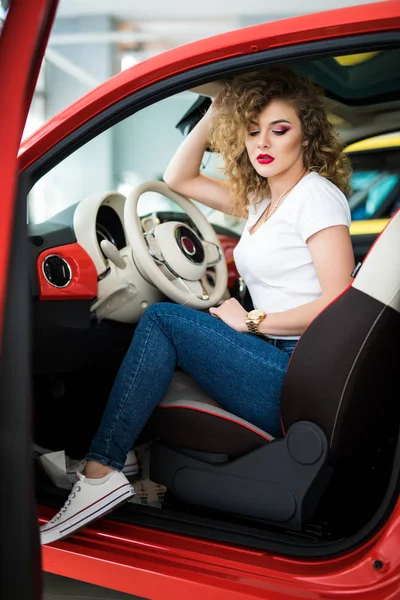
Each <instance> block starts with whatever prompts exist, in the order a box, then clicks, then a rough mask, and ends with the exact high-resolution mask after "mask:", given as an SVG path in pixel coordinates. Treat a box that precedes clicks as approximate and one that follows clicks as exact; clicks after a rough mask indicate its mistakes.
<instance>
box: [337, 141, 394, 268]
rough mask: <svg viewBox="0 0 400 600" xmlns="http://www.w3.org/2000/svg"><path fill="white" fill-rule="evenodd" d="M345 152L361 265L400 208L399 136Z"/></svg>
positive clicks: (352, 146)
mask: <svg viewBox="0 0 400 600" xmlns="http://www.w3.org/2000/svg"><path fill="white" fill-rule="evenodd" d="M346 152H347V153H348V154H349V156H350V160H351V164H352V167H353V175H352V179H351V186H352V193H351V194H350V195H349V204H350V209H351V215H352V224H351V229H350V233H351V237H352V240H353V247H354V254H355V258H356V260H357V261H360V260H362V259H363V258H364V256H365V254H366V253H367V252H368V249H369V248H370V246H371V244H372V243H373V241H374V240H375V238H376V236H377V235H378V234H379V233H380V232H381V231H382V229H383V228H384V227H385V225H386V223H387V222H388V219H389V217H390V216H391V215H392V214H393V213H394V212H395V211H396V210H397V209H398V208H400V133H398V132H396V133H390V134H386V135H380V136H376V137H371V138H368V139H365V140H362V141H360V142H356V143H354V144H350V145H349V146H347V148H346Z"/></svg>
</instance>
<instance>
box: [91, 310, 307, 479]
mask: <svg viewBox="0 0 400 600" xmlns="http://www.w3.org/2000/svg"><path fill="white" fill-rule="evenodd" d="M295 345H296V340H277V341H274V342H273V343H269V342H267V341H266V340H265V339H263V338H260V337H257V336H255V335H251V334H248V333H239V332H237V331H235V330H234V329H232V328H231V327H229V326H228V325H226V324H225V323H224V322H223V321H221V320H220V319H217V318H215V317H212V316H211V315H210V314H209V313H205V312H201V311H198V310H194V309H192V308H187V307H185V306H181V305H178V304H172V303H170V302H160V303H157V304H154V305H152V306H150V307H149V308H148V309H147V310H146V312H145V313H144V314H143V316H142V318H141V319H140V321H139V323H138V326H137V327H136V330H135V334H134V336H133V340H132V343H131V345H130V347H129V349H128V351H127V353H126V355H125V358H124V360H123V361H122V364H121V367H120V369H119V372H118V375H117V377H116V379H115V382H114V385H113V388H112V390H111V393H110V398H109V400H108V404H107V406H106V409H105V411H104V414H103V418H102V421H101V423H100V426H99V429H98V431H97V433H96V435H95V437H94V438H93V440H92V443H91V446H90V448H89V453H88V454H87V456H86V459H87V460H95V461H97V462H100V463H102V464H105V465H108V466H109V467H112V468H114V469H117V470H121V469H122V467H123V465H124V463H125V460H126V455H127V453H128V452H129V450H130V449H131V448H132V447H133V445H134V442H135V440H136V438H137V436H138V435H139V433H140V432H141V431H142V429H143V427H144V426H145V424H146V421H147V420H148V418H149V417H150V415H151V413H152V412H153V410H154V409H155V408H156V406H157V405H158V404H159V403H160V402H161V400H162V399H163V397H164V395H165V393H166V391H167V389H168V387H169V385H170V383H171V381H172V378H173V376H174V373H175V370H176V368H177V367H180V368H181V369H182V370H184V371H185V372H186V373H188V374H189V375H191V376H192V377H193V379H195V380H196V381H197V383H199V384H200V385H201V387H202V388H203V389H204V390H205V391H206V392H207V393H208V394H209V395H210V396H211V397H212V398H214V400H216V401H217V402H218V403H219V404H221V406H222V407H223V408H225V409H226V410H227V411H229V412H232V413H234V414H235V415H237V416H239V417H241V418H242V419H245V420H247V421H249V422H251V423H253V424H254V425H256V426H257V427H260V428H261V429H264V430H265V431H268V433H270V434H272V435H273V436H279V435H282V429H281V425H280V410H279V398H280V393H281V388H282V384H283V380H284V377H285V374H286V370H287V366H288V363H289V359H290V356H291V353H292V352H293V350H294V347H295Z"/></svg>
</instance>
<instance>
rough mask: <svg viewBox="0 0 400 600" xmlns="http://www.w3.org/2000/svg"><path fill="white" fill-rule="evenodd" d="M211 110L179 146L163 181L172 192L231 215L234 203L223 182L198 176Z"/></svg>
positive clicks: (211, 115) (208, 129)
mask: <svg viewBox="0 0 400 600" xmlns="http://www.w3.org/2000/svg"><path fill="white" fill-rule="evenodd" d="M214 110H215V109H214V106H213V105H211V107H210V108H209V110H208V111H207V112H206V114H205V115H204V117H203V118H202V119H201V120H200V121H199V123H197V125H196V126H195V127H194V128H193V129H192V131H191V132H190V133H189V135H188V136H187V137H186V139H185V140H184V141H183V142H182V144H181V145H180V146H179V148H178V150H177V151H176V152H175V154H174V155H173V157H172V159H171V161H170V163H169V165H168V167H167V169H166V171H165V173H164V181H165V183H166V184H167V185H168V187H170V188H171V190H174V191H176V192H179V193H180V194H182V195H183V196H187V197H189V198H191V199H193V200H197V201H198V202H201V203H202V204H205V205H206V206H209V207H210V208H213V209H215V210H219V211H221V212H224V213H227V214H234V203H233V200H232V198H231V195H230V193H229V188H228V186H227V184H226V182H223V181H220V180H218V179H215V178H213V177H207V176H206V175H202V174H201V173H200V166H201V161H202V158H203V155H204V152H205V150H206V147H207V139H208V134H209V131H210V125H211V120H212V117H213V111H214Z"/></svg>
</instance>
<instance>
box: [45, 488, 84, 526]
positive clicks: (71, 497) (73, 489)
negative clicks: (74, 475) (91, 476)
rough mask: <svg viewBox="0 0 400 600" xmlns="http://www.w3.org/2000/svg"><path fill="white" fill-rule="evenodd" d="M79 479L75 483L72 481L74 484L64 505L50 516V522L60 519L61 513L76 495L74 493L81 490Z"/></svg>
mask: <svg viewBox="0 0 400 600" xmlns="http://www.w3.org/2000/svg"><path fill="white" fill-rule="evenodd" d="M79 483H80V482H79V481H77V482H76V483H74V486H73V488H72V490H71V493H70V495H69V496H68V498H67V500H66V501H65V503H64V506H63V507H62V509H61V510H60V511H59V512H58V513H57V514H56V515H55V516H54V517H53V518H52V520H51V521H50V523H55V522H56V521H58V520H59V519H61V517H62V516H63V514H64V513H65V512H66V511H67V510H68V506H69V505H70V504H71V502H72V500H73V499H74V498H75V497H76V494H78V493H79V492H80V491H81V489H82V488H81V486H80V485H79Z"/></svg>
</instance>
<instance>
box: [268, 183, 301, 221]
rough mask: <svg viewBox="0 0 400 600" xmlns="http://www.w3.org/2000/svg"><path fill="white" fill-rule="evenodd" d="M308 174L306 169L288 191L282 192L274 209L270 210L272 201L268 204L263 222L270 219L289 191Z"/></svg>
mask: <svg viewBox="0 0 400 600" xmlns="http://www.w3.org/2000/svg"><path fill="white" fill-rule="evenodd" d="M305 174H306V171H305V172H304V173H302V174H301V176H300V177H299V179H298V180H297V181H295V182H294V184H293V185H292V186H290V188H289V189H288V190H286V192H284V193H283V194H281V195H280V196H279V198H278V200H277V202H276V203H275V205H274V207H273V209H272V210H271V212H269V209H270V208H271V203H269V204H268V206H267V208H266V210H265V213H264V214H265V217H264V219H263V223H265V221H267V220H268V219H270V218H271V217H272V215H273V214H274V212H275V211H276V209H277V208H278V206H279V205H280V203H281V201H282V199H283V198H284V197H285V196H286V195H287V194H288V193H289V192H291V191H292V189H293V188H294V187H296V185H297V184H298V183H299V181H301V179H303V177H304V175H305Z"/></svg>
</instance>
